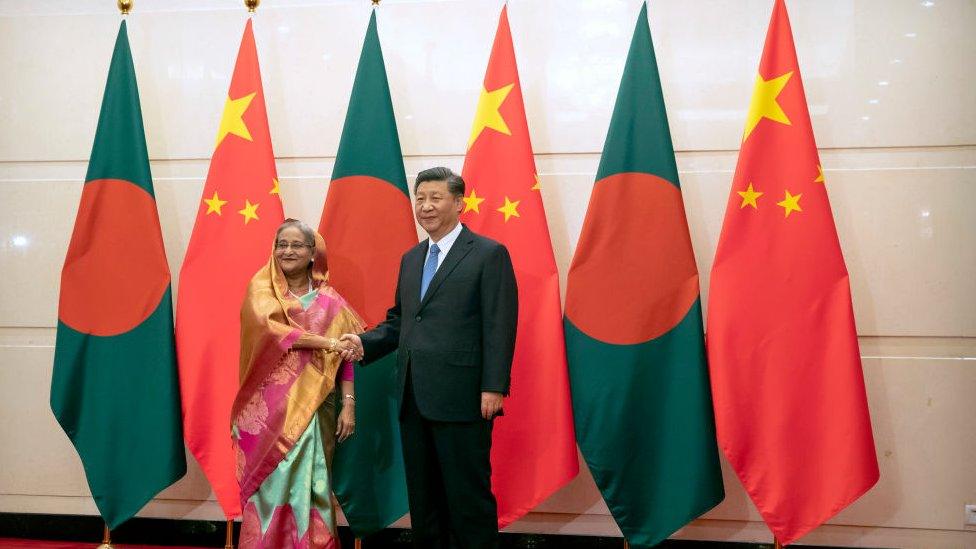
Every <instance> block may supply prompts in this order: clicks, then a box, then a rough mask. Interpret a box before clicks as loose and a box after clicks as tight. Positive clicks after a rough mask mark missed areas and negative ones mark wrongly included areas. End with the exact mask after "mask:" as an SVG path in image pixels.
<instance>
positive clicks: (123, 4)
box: [115, 0, 132, 15]
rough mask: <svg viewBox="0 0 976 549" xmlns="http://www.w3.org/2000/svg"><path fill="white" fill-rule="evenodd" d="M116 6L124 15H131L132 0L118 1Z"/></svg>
mask: <svg viewBox="0 0 976 549" xmlns="http://www.w3.org/2000/svg"><path fill="white" fill-rule="evenodd" d="M115 5H116V6H118V7H119V11H120V12H122V15H129V12H130V11H132V0H118V1H117V2H116V3H115Z"/></svg>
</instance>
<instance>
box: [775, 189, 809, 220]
mask: <svg viewBox="0 0 976 549" xmlns="http://www.w3.org/2000/svg"><path fill="white" fill-rule="evenodd" d="M801 196H803V194H802V193H800V194H798V195H796V196H793V195H792V194H790V191H786V198H784V199H783V201H782V202H777V203H776V205H777V206H782V207H783V217H789V216H790V212H802V211H803V210H802V209H801V208H800V197H801Z"/></svg>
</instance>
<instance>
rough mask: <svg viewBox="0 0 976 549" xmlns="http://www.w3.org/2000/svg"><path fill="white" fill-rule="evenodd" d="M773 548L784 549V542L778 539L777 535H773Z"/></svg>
mask: <svg viewBox="0 0 976 549" xmlns="http://www.w3.org/2000/svg"><path fill="white" fill-rule="evenodd" d="M773 549H783V544H782V543H780V542H779V540H778V539H776V536H773Z"/></svg>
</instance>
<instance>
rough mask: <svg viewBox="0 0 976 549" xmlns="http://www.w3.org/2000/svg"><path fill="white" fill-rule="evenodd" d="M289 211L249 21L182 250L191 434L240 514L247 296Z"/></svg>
mask: <svg viewBox="0 0 976 549" xmlns="http://www.w3.org/2000/svg"><path fill="white" fill-rule="evenodd" d="M283 218H284V215H283V214H282V208H281V198H280V197H279V196H278V175H277V172H276V170H275V162H274V151H272V149H271V134H270V133H269V131H268V116H267V114H266V112H265V106H264V92H263V90H262V88H261V71H260V68H259V67H258V56H257V49H256V47H255V44H254V31H253V30H252V28H251V21H250V20H248V22H247V26H246V27H244V37H243V38H242V39H241V49H240V51H239V52H238V54H237V65H236V66H235V67H234V76H233V77H232V78H231V82H230V91H229V92H228V94H227V101H226V103H225V104H224V113H223V116H222V117H221V119H220V128H219V129H218V130H217V143H216V148H215V149H214V153H213V157H212V158H211V160H210V172H209V173H208V174H207V182H206V183H205V184H204V187H203V198H202V200H201V201H200V204H199V207H198V210H197V218H196V222H195V223H194V225H193V234H192V235H191V236H190V245H189V247H188V248H187V251H186V257H184V258H183V268H182V269H181V270H180V286H179V297H178V299H177V305H176V351H177V356H178V359H179V369H180V389H181V391H182V396H183V433H184V437H185V438H186V445H187V447H188V448H189V449H190V451H191V452H192V453H193V455H194V457H196V459H197V461H198V462H199V463H200V468H201V469H203V472H204V474H205V475H206V476H207V480H208V481H210V486H212V487H213V490H214V493H215V494H216V495H217V501H218V502H219V503H220V507H221V508H222V509H223V510H224V515H226V516H227V518H233V517H236V516H238V515H240V514H241V502H240V491H239V489H238V486H237V479H236V477H235V471H236V469H237V466H236V463H237V462H236V459H235V457H234V451H233V448H232V447H231V438H230V409H231V405H232V404H233V402H234V396H235V395H236V394H237V386H238V369H239V366H238V359H239V356H240V331H241V323H240V310H241V302H242V300H243V299H244V291H245V289H246V288H247V283H248V281H249V280H250V279H251V277H252V276H254V273H255V272H256V271H257V270H258V268H260V266H261V265H263V264H264V263H265V262H267V261H268V256H269V255H270V254H271V248H272V241H273V240H274V234H275V230H276V229H277V228H278V225H280V224H281V222H282V221H283Z"/></svg>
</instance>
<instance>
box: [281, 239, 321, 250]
mask: <svg viewBox="0 0 976 549" xmlns="http://www.w3.org/2000/svg"><path fill="white" fill-rule="evenodd" d="M311 247H312V245H311V244H306V243H304V242H285V241H284V240H279V241H278V242H275V249H276V250H278V251H284V250H287V249H288V248H291V249H293V250H295V251H296V252H300V251H302V248H311Z"/></svg>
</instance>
